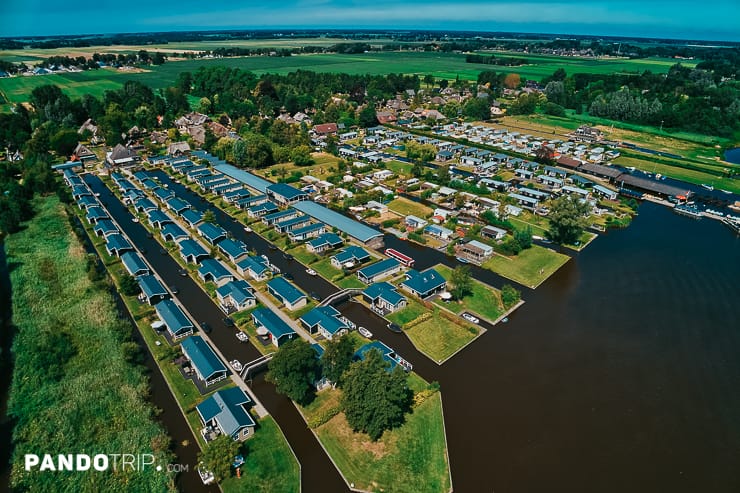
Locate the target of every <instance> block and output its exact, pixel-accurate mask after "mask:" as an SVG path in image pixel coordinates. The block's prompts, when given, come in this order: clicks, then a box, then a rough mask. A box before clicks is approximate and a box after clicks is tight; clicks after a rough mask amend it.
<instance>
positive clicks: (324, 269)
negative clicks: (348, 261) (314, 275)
mask: <svg viewBox="0 0 740 493" xmlns="http://www.w3.org/2000/svg"><path fill="white" fill-rule="evenodd" d="M311 268H312V269H313V270H315V271H316V272H318V273H319V274H320V275H321V276H322V277H323V278H325V279H327V280H329V281H331V282H333V279H335V278H339V277H341V276H343V275H344V273H343V272H342V270H341V269H337V268H336V267H334V266H333V265H332V264H331V258H330V257H326V258H324V259H322V260H319V261H318V262H315V263H313V264H311Z"/></svg>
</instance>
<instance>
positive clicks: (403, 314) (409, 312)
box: [386, 299, 428, 327]
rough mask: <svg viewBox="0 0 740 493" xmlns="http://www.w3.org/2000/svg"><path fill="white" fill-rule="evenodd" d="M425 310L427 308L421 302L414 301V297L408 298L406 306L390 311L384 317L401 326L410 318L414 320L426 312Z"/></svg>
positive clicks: (409, 320)
mask: <svg viewBox="0 0 740 493" xmlns="http://www.w3.org/2000/svg"><path fill="white" fill-rule="evenodd" d="M427 311H428V310H427V309H426V308H425V307H424V306H423V305H422V304H420V303H419V302H417V301H415V300H414V299H409V300H408V304H407V305H406V307H404V308H402V309H400V310H398V311H395V312H393V313H391V314H390V315H388V316H386V318H387V319H388V320H390V321H391V322H393V323H395V324H398V325H400V326H401V327H403V326H404V325H406V324H407V323H409V322H411V321H412V320H415V319H416V318H418V317H420V316H421V315H423V314H424V313H427Z"/></svg>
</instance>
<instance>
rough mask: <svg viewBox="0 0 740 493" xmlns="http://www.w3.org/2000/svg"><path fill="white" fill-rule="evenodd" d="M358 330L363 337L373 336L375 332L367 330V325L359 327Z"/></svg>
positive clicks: (369, 337)
mask: <svg viewBox="0 0 740 493" xmlns="http://www.w3.org/2000/svg"><path fill="white" fill-rule="evenodd" d="M357 332H359V333H360V335H361V336H362V337H367V338H368V339H372V338H373V333H372V332H370V331H369V330H367V329H366V328H365V327H360V328H359V329H357Z"/></svg>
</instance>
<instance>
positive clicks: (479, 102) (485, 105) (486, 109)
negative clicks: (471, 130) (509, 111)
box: [463, 98, 491, 120]
mask: <svg viewBox="0 0 740 493" xmlns="http://www.w3.org/2000/svg"><path fill="white" fill-rule="evenodd" d="M463 113H465V116H467V117H470V118H474V119H476V120H488V119H489V118H491V105H490V104H489V102H488V99H487V98H485V99H484V98H471V99H469V100H468V101H467V102H466V103H465V106H464V107H463Z"/></svg>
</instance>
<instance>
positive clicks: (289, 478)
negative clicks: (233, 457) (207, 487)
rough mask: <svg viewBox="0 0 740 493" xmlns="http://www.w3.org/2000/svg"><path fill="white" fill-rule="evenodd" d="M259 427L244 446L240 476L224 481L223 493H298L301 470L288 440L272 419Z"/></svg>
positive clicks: (264, 421) (222, 484) (266, 420)
mask: <svg viewBox="0 0 740 493" xmlns="http://www.w3.org/2000/svg"><path fill="white" fill-rule="evenodd" d="M258 425H259V426H258V428H257V430H256V431H255V432H254V436H253V437H252V438H250V439H249V440H247V441H245V442H244V444H243V449H244V450H243V451H242V452H243V455H244V459H245V463H244V466H243V467H242V472H243V474H242V477H241V478H237V477H236V476H234V477H231V478H228V479H226V480H224V481H223V482H222V483H221V488H222V489H223V491H224V493H238V492H249V493H254V492H272V491H280V492H285V493H298V492H299V491H301V470H300V466H299V464H298V460H297V459H296V457H295V455H293V451H292V450H291V449H290V445H288V441H287V440H286V439H285V436H284V435H283V433H282V431H281V430H280V428H279V427H278V425H277V423H275V420H274V419H273V418H272V417H271V416H268V417H265V418H262V419H261V420H260V421H259V422H258Z"/></svg>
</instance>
